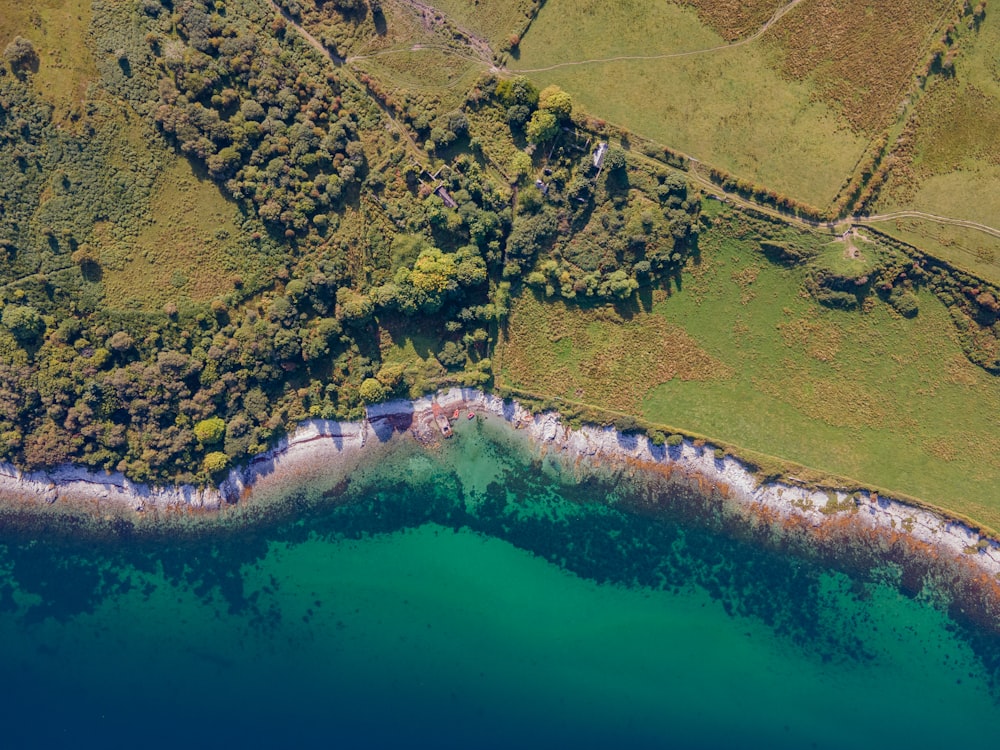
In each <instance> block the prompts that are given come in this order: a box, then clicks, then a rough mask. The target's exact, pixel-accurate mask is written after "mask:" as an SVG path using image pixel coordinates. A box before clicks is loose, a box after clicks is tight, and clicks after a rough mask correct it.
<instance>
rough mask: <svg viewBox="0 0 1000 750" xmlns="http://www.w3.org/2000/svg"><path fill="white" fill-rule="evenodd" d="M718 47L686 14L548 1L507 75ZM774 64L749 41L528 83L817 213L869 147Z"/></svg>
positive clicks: (551, 74) (569, 70)
mask: <svg viewBox="0 0 1000 750" xmlns="http://www.w3.org/2000/svg"><path fill="white" fill-rule="evenodd" d="M609 29H614V30H615V33H608V30H609ZM570 30H572V33H570ZM725 43H726V42H725V40H724V39H723V38H722V37H720V36H719V35H718V34H716V33H715V32H713V31H711V30H710V29H708V28H707V27H706V26H704V25H703V24H702V23H701V22H700V21H699V20H698V17H697V15H696V14H695V12H694V11H693V10H692V9H688V8H681V7H678V6H675V5H670V4H667V3H654V2H653V1H652V0H636V1H635V2H633V3H629V4H623V3H577V2H571V0H550V1H549V2H548V3H546V4H545V6H544V7H543V8H542V10H541V11H540V13H539V14H538V17H537V19H536V20H535V22H534V24H533V25H532V27H531V30H530V31H529V32H528V34H527V35H526V37H525V39H524V41H523V42H522V45H521V58H520V60H518V61H516V62H512V63H511V68H512V69H516V70H534V69H538V68H545V67H548V66H551V65H558V64H560V63H565V62H570V61H580V60H587V59H597V58H607V57H614V56H620V55H659V54H669V53H680V52H685V51H691V50H701V49H708V48H712V47H718V46H720V45H724V44H725ZM779 63H780V60H779V59H778V56H777V54H776V53H775V52H774V51H773V50H771V49H770V48H769V47H767V46H766V45H763V44H761V43H754V44H749V45H745V46H741V47H738V48H734V49H723V50H718V51H715V52H709V53H705V54H698V55H693V56H688V57H678V58H668V59H660V60H632V61H619V62H608V63H597V64H587V65H578V66H570V67H560V68H556V69H554V70H549V71H537V72H531V73H529V75H530V76H531V77H532V78H533V79H534V80H535V81H537V83H538V84H539V85H541V86H544V85H548V84H550V83H554V84H558V85H559V86H561V87H562V88H564V89H565V90H566V91H568V92H569V93H570V94H571V95H572V96H573V97H574V100H575V101H577V102H579V104H580V105H581V106H582V108H583V109H585V110H586V111H587V112H589V113H591V114H593V115H595V116H598V117H601V118H604V119H607V120H610V121H613V122H615V123H617V124H620V125H624V126H625V127H627V128H629V129H630V130H633V131H635V132H637V133H639V134H641V135H644V136H647V137H649V138H652V139H653V140H656V141H659V142H661V143H664V144H666V145H668V146H670V147H672V148H676V149H680V150H682V151H684V152H687V153H689V154H690V155H692V156H694V157H696V158H698V159H700V160H702V161H704V162H706V163H708V164H711V165H714V166H719V167H723V168H725V169H727V170H728V171H730V172H733V173H734V174H737V175H740V176H743V177H746V178H750V179H752V180H753V181H755V182H758V183H762V184H765V185H767V186H769V187H772V188H773V189H775V190H778V191H780V192H783V193H786V194H788V195H792V196H794V197H796V198H797V199H799V200H802V201H805V202H807V203H811V204H813V205H818V206H823V205H826V204H828V203H830V202H831V201H832V200H833V197H834V195H835V194H836V193H837V190H838V189H839V188H840V185H841V183H842V182H843V181H844V179H845V178H846V177H847V176H848V175H849V174H850V173H851V171H852V169H853V168H854V165H855V163H856V162H857V160H858V158H859V157H860V155H861V154H862V152H863V151H864V149H865V145H866V139H865V138H863V137H861V136H859V135H856V134H855V133H853V132H851V130H850V128H849V126H848V123H847V121H846V120H845V119H843V118H842V117H841V116H839V115H838V114H837V112H836V110H835V109H834V108H831V107H830V106H827V105H825V104H823V103H822V102H820V101H817V97H818V91H817V89H815V87H814V86H813V85H812V84H811V83H809V82H808V81H804V82H796V81H790V80H788V79H786V78H784V77H783V76H782V74H781V73H779V72H778V66H779Z"/></svg>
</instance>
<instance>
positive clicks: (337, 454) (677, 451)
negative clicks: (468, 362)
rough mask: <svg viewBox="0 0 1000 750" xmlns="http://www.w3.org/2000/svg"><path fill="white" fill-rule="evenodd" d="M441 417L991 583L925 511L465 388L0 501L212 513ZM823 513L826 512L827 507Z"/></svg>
mask: <svg viewBox="0 0 1000 750" xmlns="http://www.w3.org/2000/svg"><path fill="white" fill-rule="evenodd" d="M435 400H436V401H437V403H438V404H439V405H440V406H441V407H442V408H443V409H444V410H445V412H446V413H448V414H450V413H451V412H453V411H454V410H456V409H457V410H460V411H461V412H462V415H463V418H464V415H465V414H466V413H467V412H469V411H472V412H476V413H479V414H492V415H495V416H497V417H500V418H502V419H504V420H505V421H506V422H508V423H509V424H511V425H512V426H513V427H515V428H519V429H523V430H525V431H526V433H527V434H528V436H529V437H530V438H531V441H532V442H533V443H534V444H535V445H536V446H538V447H540V448H543V449H544V450H546V451H547V452H550V453H551V452H557V453H560V454H563V455H564V456H566V457H567V458H570V459H573V460H575V459H578V458H589V459H594V460H598V461H600V460H605V461H608V462H614V461H622V460H631V461H632V462H640V463H648V464H652V465H662V466H670V467H671V468H673V469H679V470H682V471H683V472H684V473H685V474H687V475H689V476H700V477H703V478H704V479H705V480H707V481H709V482H710V483H713V484H716V485H725V486H726V487H728V490H729V495H730V497H731V498H732V499H734V500H735V501H737V502H740V503H744V504H746V506H747V507H748V509H750V510H762V511H764V510H766V511H767V512H769V513H771V514H776V515H777V516H778V517H780V518H782V519H789V520H795V521H798V522H805V523H807V524H809V525H811V526H813V527H816V528H817V529H819V528H821V527H823V526H824V525H825V524H829V523H830V522H831V521H832V520H834V519H837V520H840V521H842V520H843V519H844V518H845V517H847V516H850V520H851V521H852V522H853V523H857V524H859V525H860V527H862V528H867V529H871V530H884V531H886V532H895V533H902V534H906V535H908V536H909V537H910V538H912V539H914V540H916V541H918V542H922V543H925V544H928V545H930V546H932V547H933V548H934V549H936V550H937V551H938V552H939V553H942V554H945V555H947V556H949V557H953V558H955V559H959V560H962V561H965V562H969V563H972V564H974V565H975V566H977V567H978V568H980V569H981V570H982V571H983V572H985V573H987V574H989V575H990V576H991V577H994V578H1000V542H998V541H997V540H995V539H992V538H990V537H987V536H984V535H982V534H980V532H979V531H978V530H977V529H974V528H971V527H970V526H968V525H967V524H965V523H962V522H960V521H957V520H955V519H950V518H947V517H946V516H944V515H942V514H939V513H936V512H934V511H932V510H929V509H926V508H922V507H917V506H914V505H910V504H908V503H904V502H902V501H900V500H896V499H893V498H889V497H886V496H884V495H878V494H877V493H874V492H871V491H867V490H861V491H857V492H846V491H842V490H817V489H814V488H808V487H800V486H796V485H794V484H791V483H787V482H770V483H763V484H762V483H761V482H759V481H758V479H757V478H756V476H755V475H754V474H753V473H752V472H751V471H749V470H748V469H747V467H746V466H744V465H743V464H742V463H741V462H740V461H739V460H737V459H735V458H732V457H729V456H727V457H725V458H722V459H718V458H716V457H715V454H714V450H713V449H712V448H710V447H697V446H695V445H694V444H693V443H692V442H690V441H685V442H684V443H683V444H682V445H680V446H676V447H669V448H668V447H666V446H655V445H653V444H652V443H651V442H650V441H649V439H648V438H647V437H646V436H645V435H636V434H622V433H619V432H618V431H617V430H615V429H614V428H612V427H605V428H601V427H593V426H584V427H581V428H580V429H571V428H569V427H568V426H567V425H566V424H564V422H563V421H562V420H561V418H560V416H559V415H558V414H557V413H555V412H545V413H542V414H537V415H535V414H532V413H531V412H529V411H528V410H526V409H525V408H523V407H522V406H521V405H520V404H518V403H517V402H516V401H504V400H503V399H501V398H499V397H498V396H494V395H492V394H487V393H483V392H482V391H479V390H474V389H467V388H453V389H451V390H448V391H444V392H440V393H437V394H435V395H434V396H433V397H424V398H420V399H417V400H415V401H392V402H388V403H384V404H377V405H374V406H371V407H369V408H368V410H367V418H366V419H365V420H364V421H362V422H332V421H326V420H309V421H307V422H303V423H302V424H301V425H299V427H298V429H296V430H295V432H294V433H293V434H292V435H290V436H289V437H287V438H285V439H282V440H281V441H279V442H278V444H277V445H275V446H274V447H273V448H271V449H270V450H268V451H266V452H265V453H262V454H260V455H258V456H255V457H254V458H253V459H251V460H250V462H249V463H248V464H247V465H246V466H243V467H240V468H236V469H233V470H232V471H231V472H230V473H229V476H228V477H227V478H226V480H225V481H223V482H222V484H221V485H220V487H219V488H218V489H214V488H197V487H192V486H190V485H180V486H170V487H155V486H149V485H145V484H136V483H134V482H131V481H129V480H128V479H126V478H125V477H124V476H123V475H122V474H120V473H114V474H105V473H98V472H93V471H89V470H86V469H82V468H79V467H76V466H72V465H67V466H61V467H59V468H57V469H54V470H52V471H47V472H31V473H26V472H22V471H20V470H19V469H17V468H16V467H14V466H12V465H10V464H0V498H3V499H4V500H6V501H8V502H12V503H16V502H18V501H29V502H30V501H35V502H44V503H50V504H51V503H56V502H63V501H65V502H74V501H75V502H77V503H80V502H83V503H87V504H91V505H95V504H96V508H98V509H100V508H102V507H104V506H105V505H107V506H116V507H118V508H126V509H132V510H135V511H145V510H150V509H160V510H167V509H179V510H188V509H189V510H208V511H212V510H219V509H221V508H222V507H223V506H224V505H226V504H233V503H238V502H241V501H244V500H246V499H247V498H249V497H251V496H252V495H254V494H257V493H258V492H265V491H267V490H274V489H280V488H281V487H282V486H287V485H288V484H289V483H294V481H296V479H297V478H299V477H300V476H301V474H302V473H303V471H309V472H311V473H314V474H316V473H322V472H329V470H330V467H331V466H336V465H343V464H345V463H346V462H347V461H346V460H347V459H348V458H357V457H360V456H361V455H362V454H363V452H364V449H365V446H366V444H368V443H369V441H373V442H375V443H378V444H382V443H384V442H386V441H387V440H388V439H389V438H390V437H391V436H392V435H393V434H395V433H399V432H409V433H411V434H412V435H413V436H414V437H416V438H417V439H418V440H421V441H424V442H427V441H433V440H436V439H438V438H439V433H438V431H437V427H436V426H435V425H434V422H433V416H432V404H433V403H434V401H435ZM830 504H832V505H831V507H830V508H828V507H827V506H828V505H830Z"/></svg>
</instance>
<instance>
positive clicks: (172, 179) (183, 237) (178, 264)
mask: <svg viewBox="0 0 1000 750" xmlns="http://www.w3.org/2000/svg"><path fill="white" fill-rule="evenodd" d="M240 221H241V219H240V213H239V211H238V209H237V208H236V206H235V204H233V203H231V202H229V201H227V200H226V199H225V198H224V197H223V195H222V194H221V193H220V192H219V189H218V188H217V187H216V186H215V185H213V184H212V183H210V182H203V181H201V180H199V179H198V177H196V176H195V175H194V174H193V173H192V171H191V167H190V165H189V164H188V163H187V161H185V160H182V159H176V160H175V161H173V162H172V165H171V166H170V167H169V168H168V169H167V170H166V171H165V172H164V174H163V175H161V177H160V179H159V180H158V184H157V188H156V190H155V192H154V194H153V197H152V201H151V206H150V220H149V222H148V223H146V224H145V226H144V227H143V229H142V231H141V232H140V234H139V236H138V237H137V239H136V240H135V242H134V244H132V243H129V244H128V246H123V243H121V242H116V241H115V240H113V239H111V237H112V235H113V234H114V233H113V231H112V229H111V228H110V227H103V228H99V229H98V230H97V231H96V232H95V233H96V234H97V236H98V237H99V238H102V239H103V240H104V242H103V243H102V246H101V247H100V248H99V249H100V253H101V262H102V266H103V268H104V271H103V278H102V281H103V283H104V292H105V298H106V299H107V301H108V304H109V305H110V306H111V307H115V308H123V309H141V310H158V309H160V308H161V307H162V306H163V305H164V304H165V303H167V302H172V301H177V300H178V299H180V298H185V297H186V298H188V299H191V300H193V301H195V302H204V301H208V300H210V299H212V298H214V297H217V296H220V295H222V294H224V293H226V292H228V291H230V290H232V288H233V280H234V276H235V275H237V274H240V273H252V272H253V271H252V269H250V268H248V265H249V264H251V263H252V257H248V254H247V253H246V252H245V248H244V242H243V241H242V239H241V235H242V230H241V229H240V228H239V222H240Z"/></svg>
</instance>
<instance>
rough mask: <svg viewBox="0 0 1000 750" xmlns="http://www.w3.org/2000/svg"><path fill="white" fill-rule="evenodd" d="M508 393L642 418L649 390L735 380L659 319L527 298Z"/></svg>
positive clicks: (511, 342) (507, 362) (513, 342)
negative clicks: (677, 382) (558, 398)
mask: <svg viewBox="0 0 1000 750" xmlns="http://www.w3.org/2000/svg"><path fill="white" fill-rule="evenodd" d="M502 363H503V374H504V376H505V378H506V379H507V380H508V383H507V384H508V385H513V386H517V387H520V388H523V389H525V390H528V391H533V392H540V393H548V394H558V395H562V396H565V397H566V398H569V399H573V400H578V401H584V402H587V403H592V404H600V405H601V406H603V407H606V408H610V409H613V410H617V411H624V412H632V413H637V412H638V410H639V407H640V405H641V403H642V399H643V398H644V397H645V395H646V393H647V392H648V391H649V389H650V388H653V387H654V386H657V385H660V384H661V383H666V382H668V381H670V380H672V379H673V378H679V379H681V380H701V381H705V380H720V379H728V378H732V377H733V376H734V375H735V373H734V371H733V370H732V368H730V367H729V366H728V365H726V364H724V363H723V362H720V361H719V360H718V359H716V358H715V357H713V356H712V355H710V354H709V353H708V352H706V351H705V350H704V349H702V348H701V347H700V346H698V344H697V342H696V341H695V340H694V339H693V338H691V336H689V335H688V334H687V333H686V332H685V331H684V330H683V329H681V328H679V327H677V326H674V325H672V324H670V323H669V322H668V321H667V320H666V319H664V318H663V317H662V316H659V315H652V314H647V313H639V314H636V315H635V316H633V317H632V318H630V319H627V320H626V319H623V318H621V317H620V316H619V315H618V314H617V313H616V312H615V311H614V309H613V308H608V307H606V308H598V309H596V310H581V309H579V308H576V307H570V306H568V305H566V304H565V303H563V302H561V301H558V302H544V303H543V302H540V301H538V300H537V299H535V298H534V296H533V295H530V294H529V295H525V297H524V298H522V299H521V300H520V301H519V302H518V303H517V305H516V307H515V309H514V312H513V314H512V315H511V318H510V323H509V325H508V330H507V341H506V343H505V344H504V346H503V351H502Z"/></svg>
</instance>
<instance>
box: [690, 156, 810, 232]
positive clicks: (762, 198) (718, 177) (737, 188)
mask: <svg viewBox="0 0 1000 750" xmlns="http://www.w3.org/2000/svg"><path fill="white" fill-rule="evenodd" d="M708 176H709V178H710V179H711V180H712V182H714V183H715V184H716V185H718V186H720V187H721V188H722V189H723V190H725V191H726V192H730V193H737V194H739V195H741V196H743V197H744V198H748V199H750V200H755V201H757V202H758V203H763V204H765V205H769V206H774V207H775V208H777V209H778V210H779V211H785V212H786V213H789V214H793V215H795V216H800V217H802V218H804V219H810V220H812V221H824V220H825V219H826V218H827V216H826V214H824V213H823V212H822V211H820V210H819V209H818V208H816V207H815V206H810V205H809V204H807V203H803V202H802V201H799V200H796V199H795V198H792V197H790V196H787V195H782V194H781V193H778V192H777V191H775V190H772V189H771V188H768V187H765V186H763V185H758V184H756V183H753V182H750V181H749V180H744V179H742V178H740V177H736V176H734V175H731V174H729V173H728V172H726V171H725V170H722V169H718V168H716V167H712V168H711V169H710V170H709V173H708Z"/></svg>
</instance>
